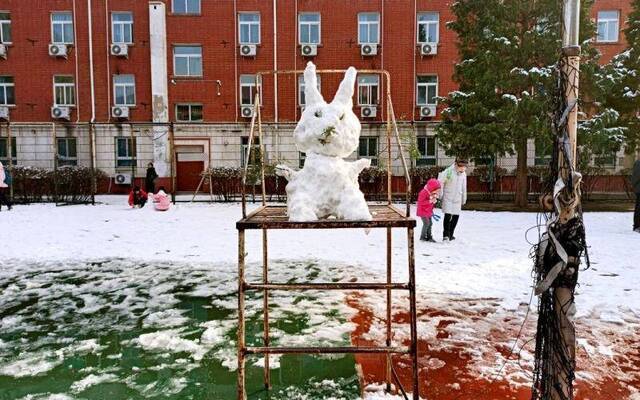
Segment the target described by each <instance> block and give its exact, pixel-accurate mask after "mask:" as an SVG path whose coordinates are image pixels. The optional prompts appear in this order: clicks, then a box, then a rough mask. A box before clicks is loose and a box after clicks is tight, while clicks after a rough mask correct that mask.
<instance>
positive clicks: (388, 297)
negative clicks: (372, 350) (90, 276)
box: [386, 228, 392, 392]
mask: <svg viewBox="0 0 640 400" xmlns="http://www.w3.org/2000/svg"><path fill="white" fill-rule="evenodd" d="M390 284H391V228H387V285H390ZM386 322H387V341H386V344H387V347H391V289H390V288H387V318H386ZM386 364H387V365H386V379H387V392H391V367H392V366H391V354H387V355H386Z"/></svg>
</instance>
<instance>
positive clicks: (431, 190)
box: [417, 178, 440, 242]
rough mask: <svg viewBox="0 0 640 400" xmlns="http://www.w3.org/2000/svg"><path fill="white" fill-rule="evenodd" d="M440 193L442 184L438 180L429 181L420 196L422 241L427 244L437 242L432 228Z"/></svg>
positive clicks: (419, 209)
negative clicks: (434, 211) (434, 210)
mask: <svg viewBox="0 0 640 400" xmlns="http://www.w3.org/2000/svg"><path fill="white" fill-rule="evenodd" d="M439 192H440V182H439V181H438V180H437V179H433V178H431V179H429V181H427V184H426V185H424V188H422V190H421V191H420V194H419V195H418V212H417V215H418V217H420V218H421V219H422V233H421V234H420V240H425V241H427V242H435V240H434V239H433V235H432V234H431V226H432V225H433V221H432V218H433V208H434V207H435V205H436V201H438V195H439Z"/></svg>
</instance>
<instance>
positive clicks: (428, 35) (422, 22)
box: [418, 12, 440, 43]
mask: <svg viewBox="0 0 640 400" xmlns="http://www.w3.org/2000/svg"><path fill="white" fill-rule="evenodd" d="M439 20H440V15H439V14H438V13H435V12H424V13H419V14H418V43H438V30H439V25H440V22H439Z"/></svg>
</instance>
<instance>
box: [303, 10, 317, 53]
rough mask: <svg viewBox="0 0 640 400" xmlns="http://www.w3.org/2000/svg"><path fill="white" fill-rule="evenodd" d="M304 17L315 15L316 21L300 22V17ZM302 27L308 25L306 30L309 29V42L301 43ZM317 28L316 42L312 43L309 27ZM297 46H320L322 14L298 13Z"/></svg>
mask: <svg viewBox="0 0 640 400" xmlns="http://www.w3.org/2000/svg"><path fill="white" fill-rule="evenodd" d="M304 15H317V16H318V21H317V22H316V21H302V16H304ZM303 25H308V29H309V32H308V33H309V42H303V41H302V26H303ZM315 25H317V26H318V41H317V42H312V41H311V26H315ZM298 44H299V45H300V46H305V45H308V44H315V45H320V44H322V14H321V13H320V12H301V13H298Z"/></svg>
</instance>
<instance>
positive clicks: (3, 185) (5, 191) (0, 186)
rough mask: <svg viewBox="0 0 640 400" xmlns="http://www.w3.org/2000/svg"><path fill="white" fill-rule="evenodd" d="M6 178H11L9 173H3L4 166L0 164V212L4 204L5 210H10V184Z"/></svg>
mask: <svg viewBox="0 0 640 400" xmlns="http://www.w3.org/2000/svg"><path fill="white" fill-rule="evenodd" d="M8 176H11V175H9V171H5V169H4V165H2V163H1V162H0V211H1V210H2V205H3V204H6V205H7V208H8V209H9V210H11V202H10V201H9V199H8V195H9V183H10V180H9V179H7V177H8Z"/></svg>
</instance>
